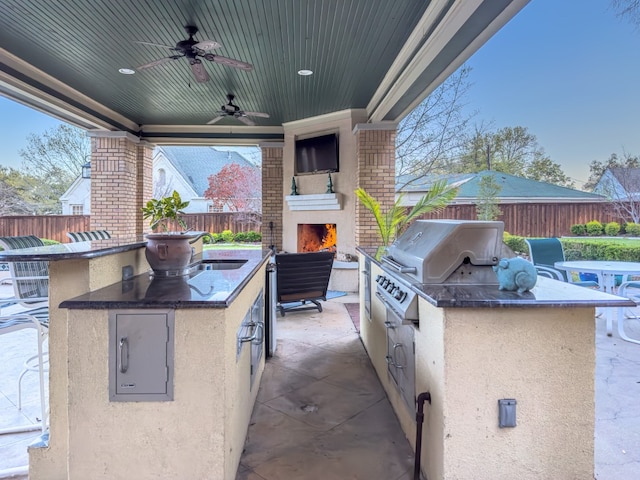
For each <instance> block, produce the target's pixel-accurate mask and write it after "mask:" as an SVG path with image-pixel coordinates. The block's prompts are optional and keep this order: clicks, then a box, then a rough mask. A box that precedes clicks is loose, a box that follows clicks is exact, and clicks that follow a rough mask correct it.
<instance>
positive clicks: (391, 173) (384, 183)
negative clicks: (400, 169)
mask: <svg viewBox="0 0 640 480" xmlns="http://www.w3.org/2000/svg"><path fill="white" fill-rule="evenodd" d="M353 131H354V135H355V136H356V157H357V162H358V169H357V173H356V175H357V186H358V187H360V188H363V189H364V190H365V191H366V192H367V193H368V194H369V195H371V196H372V197H374V198H375V199H376V200H378V202H380V207H381V209H382V212H383V213H384V212H386V211H388V209H389V208H391V206H393V204H394V202H395V155H396V145H395V142H396V124H371V123H364V124H357V125H356V127H355V128H354V130H353ZM378 232H379V230H378V226H377V224H376V221H375V219H374V217H373V215H372V213H371V212H370V211H369V210H368V209H367V208H365V207H364V206H363V205H362V203H361V202H360V201H359V200H356V245H358V246H361V247H366V246H379V245H380V244H381V240H380V234H379V233H378Z"/></svg>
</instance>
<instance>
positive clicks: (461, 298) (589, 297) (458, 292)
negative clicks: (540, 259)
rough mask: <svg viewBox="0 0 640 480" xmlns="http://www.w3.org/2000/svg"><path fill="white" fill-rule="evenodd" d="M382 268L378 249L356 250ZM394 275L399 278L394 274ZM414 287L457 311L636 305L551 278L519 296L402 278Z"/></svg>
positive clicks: (490, 288) (488, 288) (433, 301)
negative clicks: (459, 309) (460, 309)
mask: <svg viewBox="0 0 640 480" xmlns="http://www.w3.org/2000/svg"><path fill="white" fill-rule="evenodd" d="M356 250H357V251H358V252H360V253H362V254H363V255H365V256H366V257H368V258H370V259H371V261H373V262H375V263H376V264H377V265H378V266H379V267H380V268H382V269H383V270H385V267H384V266H382V265H381V263H380V261H379V252H378V249H377V248H375V247H358V248H357V249H356ZM394 275H398V274H397V273H394ZM401 276H402V277H403V278H404V279H405V280H406V281H407V282H409V283H410V284H411V285H412V290H413V291H415V292H416V293H417V294H418V295H419V296H420V297H422V298H424V299H425V300H426V301H427V302H429V303H430V304H432V305H434V306H436V307H458V308H500V307H506V308H514V307H515V308H517V307H520V308H523V307H526V308H531V307H560V308H562V307H564V308H566V307H624V306H634V305H635V303H634V302H632V301H631V300H628V299H626V298H623V297H617V296H615V295H610V294H608V293H603V292H600V291H599V290H594V289H591V288H585V287H580V286H577V285H573V284H571V283H566V282H560V281H557V280H552V279H550V278H545V277H538V280H537V282H536V286H535V287H533V289H532V290H531V291H529V292H524V293H518V292H509V291H504V290H498V280H497V278H496V283H495V284H486V285H477V284H422V283H416V281H415V280H413V279H411V278H410V277H408V276H406V275H401Z"/></svg>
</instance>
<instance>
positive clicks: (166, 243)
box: [144, 232, 204, 275]
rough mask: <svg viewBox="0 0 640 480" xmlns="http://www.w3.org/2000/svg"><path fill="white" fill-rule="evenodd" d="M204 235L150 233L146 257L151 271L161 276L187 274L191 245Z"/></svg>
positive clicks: (193, 233)
mask: <svg viewBox="0 0 640 480" xmlns="http://www.w3.org/2000/svg"><path fill="white" fill-rule="evenodd" d="M202 235H204V233H203V232H164V233H148V234H147V235H145V237H146V238H147V248H146V249H145V252H144V253H145V256H146V258H147V262H149V266H150V267H151V269H152V270H153V271H154V272H155V273H158V274H159V275H179V274H186V273H187V272H186V268H187V266H188V265H189V263H191V258H192V256H193V250H192V249H191V243H193V242H194V241H195V240H197V239H198V238H200V237H201V236H202Z"/></svg>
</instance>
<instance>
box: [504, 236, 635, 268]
mask: <svg viewBox="0 0 640 480" xmlns="http://www.w3.org/2000/svg"><path fill="white" fill-rule="evenodd" d="M560 242H561V243H562V247H563V248H564V256H565V259H566V260H620V261H626V262H640V242H638V245H637V246H634V245H623V244H620V243H614V242H612V243H608V242H606V241H603V240H595V239H593V240H591V239H589V238H585V239H582V238H561V239H560ZM504 243H505V244H506V245H507V246H508V247H509V248H510V249H511V250H513V251H514V252H515V253H516V254H517V255H526V256H528V255H529V247H528V245H527V242H525V241H524V238H523V237H519V236H517V235H511V234H509V233H507V232H505V233H504Z"/></svg>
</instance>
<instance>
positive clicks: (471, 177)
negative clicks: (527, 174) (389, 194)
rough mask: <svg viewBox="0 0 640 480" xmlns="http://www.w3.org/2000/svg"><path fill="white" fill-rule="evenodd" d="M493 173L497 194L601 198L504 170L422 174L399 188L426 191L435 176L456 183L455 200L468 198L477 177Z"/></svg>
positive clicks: (402, 179) (474, 193) (474, 192)
mask: <svg viewBox="0 0 640 480" xmlns="http://www.w3.org/2000/svg"><path fill="white" fill-rule="evenodd" d="M489 175H493V176H494V178H495V180H496V183H497V184H498V185H500V187H501V190H500V193H499V194H498V198H513V199H528V200H531V201H536V200H544V199H567V200H570V199H573V200H582V201H588V200H591V201H595V202H599V201H602V200H603V199H604V197H603V196H602V195H597V194H594V193H590V192H583V191H581V190H574V189H572V188H566V187H560V186H558V185H553V184H550V183H546V182H538V181H536V180H530V179H528V178H523V177H517V176H514V175H509V174H507V173H502V172H496V171H490V170H484V171H482V172H478V173H464V174H455V175H442V176H437V177H430V178H423V179H420V180H417V181H415V182H412V183H411V184H409V185H407V186H406V187H404V188H403V189H402V191H403V192H407V193H409V192H427V191H428V190H429V187H430V186H431V184H432V183H433V182H434V181H436V180H443V179H444V180H446V181H447V183H449V184H453V185H458V187H459V190H458V196H457V197H456V200H458V201H460V200H471V199H476V198H478V195H479V193H480V180H481V179H482V178H483V177H486V176H489ZM409 180H410V178H409V177H407V176H404V177H399V178H398V179H397V180H396V190H397V189H398V187H399V186H401V185H404V184H406V183H407V182H408V181H409Z"/></svg>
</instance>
